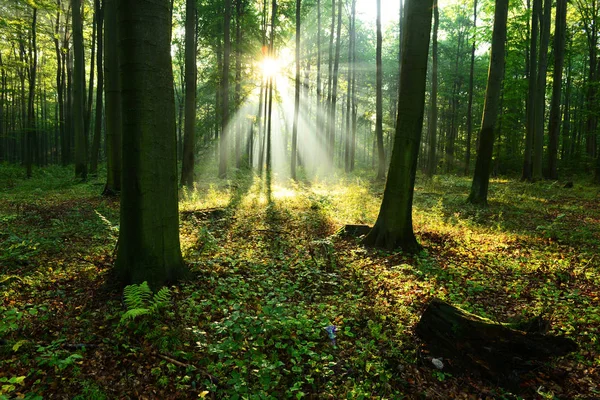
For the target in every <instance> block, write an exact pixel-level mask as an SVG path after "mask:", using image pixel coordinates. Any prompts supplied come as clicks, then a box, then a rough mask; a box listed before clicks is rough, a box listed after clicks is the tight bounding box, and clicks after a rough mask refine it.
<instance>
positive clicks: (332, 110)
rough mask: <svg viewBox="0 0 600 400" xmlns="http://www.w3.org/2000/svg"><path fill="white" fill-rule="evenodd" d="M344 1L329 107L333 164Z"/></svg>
mask: <svg viewBox="0 0 600 400" xmlns="http://www.w3.org/2000/svg"><path fill="white" fill-rule="evenodd" d="M342 1H343V0H338V3H337V4H338V11H337V33H336V39H335V59H334V64H333V79H332V89H331V107H330V109H329V151H330V160H331V164H332V165H335V164H334V154H335V132H336V118H337V117H336V114H337V92H338V79H339V70H340V47H341V46H340V42H341V36H342V4H343V3H342Z"/></svg>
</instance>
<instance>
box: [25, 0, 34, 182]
mask: <svg viewBox="0 0 600 400" xmlns="http://www.w3.org/2000/svg"><path fill="white" fill-rule="evenodd" d="M36 27H37V8H36V7H33V15H32V19H31V43H30V44H29V72H28V76H29V97H28V101H27V133H26V144H25V152H26V153H25V164H26V166H27V178H31V164H32V161H33V160H32V158H33V152H34V146H35V143H34V137H35V130H36V127H35V112H34V110H35V78H36V73H37V34H36Z"/></svg>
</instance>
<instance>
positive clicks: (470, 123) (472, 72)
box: [465, 0, 477, 175]
mask: <svg viewBox="0 0 600 400" xmlns="http://www.w3.org/2000/svg"><path fill="white" fill-rule="evenodd" d="M476 33H477V0H473V44H472V45H471V67H470V69H469V104H468V106H467V150H466V154H465V175H469V170H470V168H471V138H472V136H473V86H474V77H475V43H476V42H475V36H476Z"/></svg>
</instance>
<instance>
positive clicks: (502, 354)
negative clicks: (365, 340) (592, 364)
mask: <svg viewBox="0 0 600 400" xmlns="http://www.w3.org/2000/svg"><path fill="white" fill-rule="evenodd" d="M547 328H548V327H547V322H546V321H544V320H543V319H542V318H540V317H537V318H534V319H532V320H530V321H524V322H521V323H515V324H502V323H498V322H494V321H491V320H489V319H485V318H481V317H479V316H477V315H474V314H471V313H469V312H467V311H464V310H461V309H460V308H457V307H454V306H452V305H450V304H448V303H446V302H443V301H441V300H438V299H433V300H432V301H431V302H430V303H429V304H428V305H427V308H426V309H425V311H424V312H423V315H422V316H421V319H420V320H419V323H418V324H417V326H416V332H417V335H419V337H420V338H421V339H423V340H424V341H425V343H426V345H427V347H428V350H429V352H430V354H431V355H432V356H434V357H440V356H443V357H442V358H443V359H446V360H447V359H450V360H451V362H452V364H453V368H454V369H453V371H457V372H460V371H464V370H466V369H469V370H473V371H478V372H479V373H481V374H483V375H484V376H486V377H487V378H488V379H493V380H494V382H497V383H500V384H501V385H510V386H518V383H519V382H518V381H519V379H518V378H519V375H520V374H521V373H523V372H525V371H531V370H534V369H536V368H538V367H539V365H540V363H541V362H544V361H547V360H549V359H550V358H552V357H557V356H563V355H566V354H569V353H571V352H573V351H576V350H577V344H576V343H575V342H574V341H573V340H571V339H568V338H565V337H560V336H551V335H546V334H544V333H545V331H546V330H547ZM443 364H444V365H443V368H445V369H446V370H447V371H448V370H449V369H450V368H451V367H450V366H449V363H443Z"/></svg>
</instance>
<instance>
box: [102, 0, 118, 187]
mask: <svg viewBox="0 0 600 400" xmlns="http://www.w3.org/2000/svg"><path fill="white" fill-rule="evenodd" d="M118 2H119V0H105V3H104V4H105V5H104V7H105V18H106V29H105V30H104V38H105V40H104V78H105V85H104V94H105V101H106V110H105V114H106V115H105V118H106V119H105V120H106V125H105V130H106V185H105V187H104V194H105V195H114V194H116V193H118V192H120V191H121V171H122V160H121V159H122V134H121V132H122V118H121V77H120V73H119V52H118V47H117V46H118V45H117V44H118V41H119V35H118V23H117V6H118Z"/></svg>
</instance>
